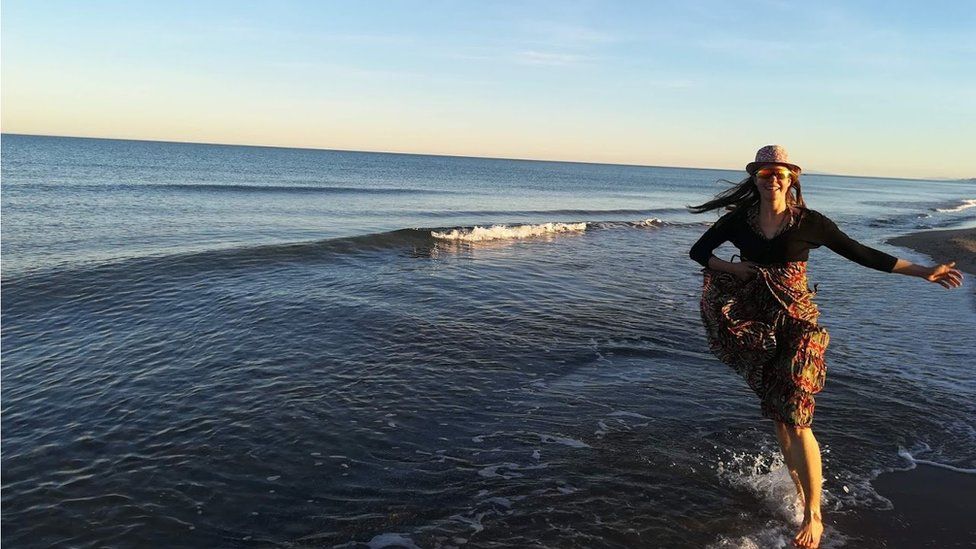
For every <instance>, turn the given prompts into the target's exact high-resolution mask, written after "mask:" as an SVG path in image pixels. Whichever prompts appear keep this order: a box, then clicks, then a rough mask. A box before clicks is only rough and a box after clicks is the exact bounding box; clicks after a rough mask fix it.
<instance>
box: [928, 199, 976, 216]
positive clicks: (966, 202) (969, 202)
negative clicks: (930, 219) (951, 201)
mask: <svg viewBox="0 0 976 549" xmlns="http://www.w3.org/2000/svg"><path fill="white" fill-rule="evenodd" d="M969 208H976V198H966V199H963V201H962V203H961V204H959V205H957V206H953V207H951V208H936V209H935V211H937V212H942V213H950V212H961V211H962V210H966V209H969Z"/></svg>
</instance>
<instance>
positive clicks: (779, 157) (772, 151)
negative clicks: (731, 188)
mask: <svg viewBox="0 0 976 549" xmlns="http://www.w3.org/2000/svg"><path fill="white" fill-rule="evenodd" d="M763 164H779V165H780V166H786V167H787V168H789V169H790V170H792V171H795V172H796V173H800V171H801V170H800V167H799V166H797V165H796V164H792V163H790V155H789V153H787V152H786V149H784V148H783V147H781V146H779V145H766V146H765V147H763V148H761V149H759V151H758V152H756V161H755V162H750V163H748V164H746V171H747V172H749V173H750V174H754V173H756V170H758V169H759V166H762V165H763Z"/></svg>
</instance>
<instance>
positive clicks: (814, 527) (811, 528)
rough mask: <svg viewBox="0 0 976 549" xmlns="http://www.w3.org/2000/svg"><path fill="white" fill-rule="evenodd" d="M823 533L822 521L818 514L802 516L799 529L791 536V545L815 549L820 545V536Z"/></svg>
mask: <svg viewBox="0 0 976 549" xmlns="http://www.w3.org/2000/svg"><path fill="white" fill-rule="evenodd" d="M822 534H823V521H822V520H821V519H820V516H819V515H813V516H810V517H803V524H801V525H800V531H799V532H797V534H796V537H794V538H793V545H795V546H797V547H803V548H805V549H806V548H809V549H815V548H816V547H820V536H821V535H822Z"/></svg>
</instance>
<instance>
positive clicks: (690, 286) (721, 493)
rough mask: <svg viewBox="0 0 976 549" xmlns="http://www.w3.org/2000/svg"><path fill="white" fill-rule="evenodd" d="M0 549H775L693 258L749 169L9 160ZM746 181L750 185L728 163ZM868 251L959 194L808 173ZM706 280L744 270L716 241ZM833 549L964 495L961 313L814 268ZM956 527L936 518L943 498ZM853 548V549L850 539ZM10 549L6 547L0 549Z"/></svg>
mask: <svg viewBox="0 0 976 549" xmlns="http://www.w3.org/2000/svg"><path fill="white" fill-rule="evenodd" d="M0 154H2V161H0V165H2V182H0V190H2V212H0V213H2V232H0V234H2V284H0V287H2V300H0V303H2V380H0V383H2V543H3V545H4V546H5V547H51V546H71V547H275V546H281V547H337V548H346V549H366V548H369V549H382V548H409V549H413V548H451V547H458V548H460V547H466V548H468V547H470V548H502V547H520V548H521V547H535V548H549V547H551V548H563V547H580V548H602V547H607V548H611V547H614V548H616V547H619V548H624V547H789V546H791V544H790V541H791V540H792V537H793V534H794V533H795V531H796V525H797V524H798V518H799V517H798V515H797V509H796V507H795V506H794V505H793V501H792V500H793V498H792V492H793V485H792V482H791V481H790V479H789V478H788V476H787V474H786V472H785V470H784V468H783V463H782V459H781V457H780V454H779V450H778V445H777V443H776V438H775V435H774V431H773V427H772V423H771V422H770V421H769V420H766V419H763V418H762V417H761V416H760V413H759V403H758V401H757V399H756V397H755V396H754V395H753V394H752V393H751V392H750V391H749V389H748V387H747V386H746V384H745V381H744V380H742V379H741V378H739V377H737V376H736V375H735V374H734V372H733V371H732V370H731V369H730V368H729V367H728V366H725V365H724V364H722V363H720V362H719V361H718V360H717V359H716V358H715V357H713V356H712V355H711V354H710V353H709V352H708V348H707V344H706V340H705V333H704V329H703V327H702V324H701V319H700V313H699V297H700V295H701V285H702V274H701V267H700V265H698V264H697V263H695V262H694V261H692V260H691V259H690V258H689V256H688V251H689V248H690V247H691V245H692V244H693V243H694V242H695V241H696V240H697V239H698V237H699V236H700V235H701V234H702V233H703V232H704V231H705V230H706V229H707V228H708V226H709V225H710V224H711V223H712V222H714V221H715V219H717V217H718V213H716V212H710V213H707V214H701V215H694V214H691V213H689V212H688V211H687V209H686V206H688V205H694V204H700V203H702V202H704V201H706V200H708V199H709V198H710V197H712V196H713V195H715V194H716V193H718V192H720V191H722V190H724V189H725V188H727V187H728V183H724V182H722V181H721V180H728V181H732V182H738V181H739V180H741V178H742V177H744V175H745V172H740V171H734V170H732V171H723V170H709V169H691V168H674V167H650V166H623V165H603V164H586V163H572V162H543V161H530V160H505V159H489V158H468V157H447V156H428V155H412V154H387V153H371V152H350V151H333V150H310V149H288V148H272V147H251V146H230V145H207V144H188V143H170V142H149V141H125V140H108V139H84V138H64V137H41V136H26V135H13V134H5V135H3V136H2V140H0ZM746 160H748V159H744V160H743V163H745V161H746ZM802 186H803V187H802V188H803V194H804V197H805V199H806V201H807V204H808V206H809V207H810V208H812V209H815V210H818V211H820V212H821V213H823V214H825V215H827V216H828V217H830V218H831V219H833V220H834V221H835V222H836V223H837V224H838V225H839V226H840V227H841V229H842V230H844V231H845V232H846V233H847V234H849V235H850V236H852V237H853V238H856V239H857V240H858V241H860V242H862V243H864V244H866V245H869V246H872V247H875V248H878V249H880V250H883V251H885V252H888V253H891V254H893V255H897V256H898V257H901V258H905V259H908V260H910V261H913V262H918V263H924V264H932V263H933V261H949V260H952V259H953V258H949V257H946V258H942V257H938V258H932V257H928V256H926V255H924V254H922V253H919V252H915V251H912V250H909V249H906V248H899V247H896V246H893V245H890V244H887V243H885V241H886V239H888V238H890V237H893V236H897V235H901V234H905V233H910V232H914V231H919V230H927V229H938V228H960V227H973V226H976V181H974V180H972V179H970V180H909V179H886V178H870V177H844V176H835V175H818V174H809V175H804V176H803V177H802ZM716 253H717V255H719V256H720V257H724V258H726V259H728V258H730V257H731V256H732V255H733V254H735V253H736V250H735V249H734V248H732V247H731V245H729V244H726V245H724V246H723V247H722V248H720V249H719V250H717V252H716ZM809 277H810V282H811V284H817V285H818V293H817V297H816V302H817V304H818V305H819V307H820V310H821V317H820V322H821V324H822V325H824V326H826V327H827V329H828V330H829V331H830V334H831V344H830V348H829V349H828V351H827V355H826V357H827V369H828V373H827V382H826V386H825V389H824V391H823V392H822V393H820V394H819V395H817V412H816V419H815V422H814V433H815V434H816V436H817V438H818V440H819V441H820V445H821V448H822V451H823V464H824V478H825V484H824V501H823V509H824V515H825V518H826V520H827V522H826V524H827V530H826V532H825V535H824V545H823V546H824V547H845V546H846V547H875V546H876V547H897V546H898V545H897V543H895V541H896V540H895V541H892V540H887V541H886V540H878V539H864V538H861V537H859V532H858V531H857V527H856V523H855V524H854V525H853V526H846V527H841V526H837V525H836V524H835V523H834V522H832V521H831V517H842V516H844V515H850V514H852V513H853V514H856V513H858V512H860V511H865V510H880V511H884V510H890V509H891V508H892V502H891V501H890V500H889V499H888V498H886V497H885V496H884V495H882V494H880V493H878V491H876V490H875V489H874V486H873V484H872V481H873V480H874V479H876V478H877V477H878V476H879V475H882V474H884V473H886V472H890V471H899V470H907V469H911V468H912V467H914V466H915V464H916V463H919V462H921V463H927V464H930V465H933V466H937V467H940V468H943V469H948V470H951V471H954V472H956V473H958V474H967V475H972V474H976V368H974V367H973V365H974V364H976V344H974V338H973V333H974V327H976V292H974V288H976V285H974V282H973V279H972V277H967V278H966V280H965V282H964V285H963V287H962V288H957V289H953V290H946V289H945V288H942V287H941V286H939V285H937V284H931V283H928V282H925V281H923V280H922V279H919V278H913V277H907V276H900V275H896V274H887V273H882V272H879V271H875V270H871V269H868V268H865V267H862V266H860V265H857V264H855V263H852V262H850V261H848V260H846V259H844V258H842V257H841V256H839V255H837V254H835V253H834V252H832V251H831V250H829V249H827V248H820V249H816V250H813V251H811V254H810V262H809ZM946 497H953V496H952V495H951V494H946ZM838 524H839V522H838ZM8 544H9V545H8Z"/></svg>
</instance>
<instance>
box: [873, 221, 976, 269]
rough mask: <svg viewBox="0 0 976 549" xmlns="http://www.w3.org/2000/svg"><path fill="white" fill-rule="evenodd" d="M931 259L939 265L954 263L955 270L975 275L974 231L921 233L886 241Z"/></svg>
mask: <svg viewBox="0 0 976 549" xmlns="http://www.w3.org/2000/svg"><path fill="white" fill-rule="evenodd" d="M888 243H889V244H894V245H895V246H904V247H906V248H911V249H913V250H915V251H917V252H922V253H923V254H926V255H928V256H931V257H932V260H933V261H937V262H939V263H943V262H949V261H955V262H956V268H957V269H959V270H962V271H966V272H967V273H969V274H972V275H976V229H952V230H947V231H922V232H918V233H910V234H906V235H902V236H897V237H895V238H889V239H888Z"/></svg>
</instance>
